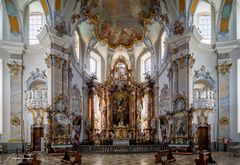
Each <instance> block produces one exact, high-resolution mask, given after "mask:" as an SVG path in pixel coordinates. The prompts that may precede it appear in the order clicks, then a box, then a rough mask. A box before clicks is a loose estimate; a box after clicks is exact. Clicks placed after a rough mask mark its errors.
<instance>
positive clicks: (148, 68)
mask: <svg viewBox="0 0 240 165" xmlns="http://www.w3.org/2000/svg"><path fill="white" fill-rule="evenodd" d="M144 73H151V57H148V58H147V59H146V60H144Z"/></svg>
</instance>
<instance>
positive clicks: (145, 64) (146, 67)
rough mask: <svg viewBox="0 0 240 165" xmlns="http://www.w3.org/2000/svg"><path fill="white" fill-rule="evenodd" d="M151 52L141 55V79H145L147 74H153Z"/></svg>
mask: <svg viewBox="0 0 240 165" xmlns="http://www.w3.org/2000/svg"><path fill="white" fill-rule="evenodd" d="M151 67H152V66H151V53H150V52H147V53H146V54H144V55H143V56H142V57H140V70H141V71H140V74H141V75H140V79H141V81H142V82H143V81H145V76H146V75H148V74H151Z"/></svg>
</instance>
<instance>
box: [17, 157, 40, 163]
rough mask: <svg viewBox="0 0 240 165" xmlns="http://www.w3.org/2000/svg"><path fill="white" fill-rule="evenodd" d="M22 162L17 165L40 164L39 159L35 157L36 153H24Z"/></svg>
mask: <svg viewBox="0 0 240 165" xmlns="http://www.w3.org/2000/svg"><path fill="white" fill-rule="evenodd" d="M22 160H23V161H22V162H21V163H19V164H18V165H40V163H41V160H38V159H37V154H32V155H28V154H26V155H24V158H22Z"/></svg>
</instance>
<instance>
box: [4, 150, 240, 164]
mask: <svg viewBox="0 0 240 165" xmlns="http://www.w3.org/2000/svg"><path fill="white" fill-rule="evenodd" d="M212 155H213V159H214V160H216V161H217V165H240V157H233V156H231V155H229V154H228V153H227V152H214V153H213V154H212ZM8 156H9V155H4V156H3V159H4V160H6V159H7V157H8ZM39 157H40V158H41V161H42V163H41V165H63V164H65V163H62V162H61V158H62V156H52V155H46V156H44V155H39ZM175 157H176V159H177V161H176V162H173V163H169V165H194V164H195V162H194V159H195V157H197V155H175ZM154 161H155V159H154V153H148V154H83V157H82V164H84V165H153V164H155V163H154ZM0 164H2V163H0ZM10 164H12V165H15V164H16V162H14V161H12V162H11V163H10V162H9V161H8V162H6V161H4V165H10Z"/></svg>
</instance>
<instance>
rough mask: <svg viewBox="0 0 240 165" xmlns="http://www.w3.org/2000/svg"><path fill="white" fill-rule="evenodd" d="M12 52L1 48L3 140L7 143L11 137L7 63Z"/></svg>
mask: <svg viewBox="0 0 240 165" xmlns="http://www.w3.org/2000/svg"><path fill="white" fill-rule="evenodd" d="M9 57H10V54H9V53H8V52H6V51H5V50H3V49H0V59H2V60H3V121H2V122H3V134H2V136H1V142H2V143H6V142H8V140H9V138H10V122H9V121H10V92H9V91H10V74H9V69H8V67H7V65H6V63H7V62H8V60H9Z"/></svg>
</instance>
